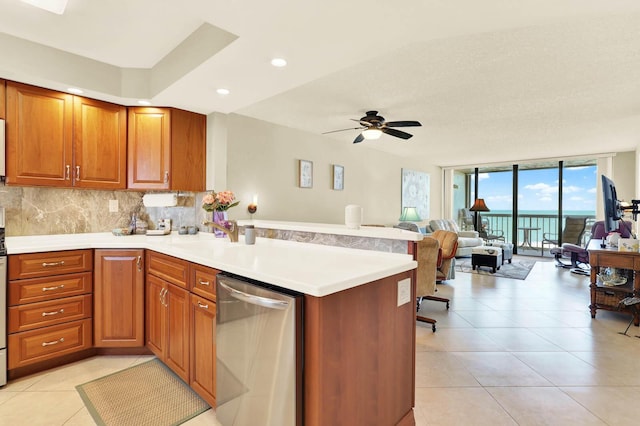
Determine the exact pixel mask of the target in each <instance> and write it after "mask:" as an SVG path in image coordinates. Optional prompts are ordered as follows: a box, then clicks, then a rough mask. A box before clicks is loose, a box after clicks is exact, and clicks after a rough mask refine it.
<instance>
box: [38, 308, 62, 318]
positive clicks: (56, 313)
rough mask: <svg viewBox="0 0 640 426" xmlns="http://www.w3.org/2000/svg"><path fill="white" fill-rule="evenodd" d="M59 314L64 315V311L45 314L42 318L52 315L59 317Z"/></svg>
mask: <svg viewBox="0 0 640 426" xmlns="http://www.w3.org/2000/svg"><path fill="white" fill-rule="evenodd" d="M58 314H64V309H60V310H59V311H53V312H43V313H42V316H43V317H47V316H50V315H58Z"/></svg>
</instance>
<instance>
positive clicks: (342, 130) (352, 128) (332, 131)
mask: <svg viewBox="0 0 640 426" xmlns="http://www.w3.org/2000/svg"><path fill="white" fill-rule="evenodd" d="M355 129H362V127H349V128H348V129H340V130H331V131H329V132H324V133H322V134H323V135H326V134H329V133H335V132H344V131H346V130H355Z"/></svg>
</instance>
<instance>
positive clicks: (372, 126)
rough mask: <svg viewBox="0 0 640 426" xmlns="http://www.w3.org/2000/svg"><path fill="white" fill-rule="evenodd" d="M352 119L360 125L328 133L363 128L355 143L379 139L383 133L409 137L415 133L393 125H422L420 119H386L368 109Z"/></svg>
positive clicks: (403, 137)
mask: <svg viewBox="0 0 640 426" xmlns="http://www.w3.org/2000/svg"><path fill="white" fill-rule="evenodd" d="M351 120H353V121H357V122H359V123H360V127H350V128H348V129H340V130H332V131H330V132H324V133H323V135H326V134H327V133H335V132H344V131H345V130H355V129H362V132H361V133H360V134H359V135H358V136H357V137H356V138H355V140H354V141H353V143H360V142H362V141H363V140H365V139H378V138H379V137H380V136H382V134H383V133H386V134H388V135H390V136H395V137H397V138H401V139H409V138H411V137H412V136H413V135H412V134H409V133H407V132H403V131H402V130H396V129H393V128H392V127H417V126H422V124H420V122H419V121H385V119H384V117H382V116H380V115H378V111H367V114H366V115H365V116H364V117H362V118H361V119H359V120H356V119H355V118H352V119H351Z"/></svg>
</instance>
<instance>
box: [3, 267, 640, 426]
mask: <svg viewBox="0 0 640 426" xmlns="http://www.w3.org/2000/svg"><path fill="white" fill-rule="evenodd" d="M438 289H439V291H438V295H440V296H443V297H449V298H450V299H451V308H450V310H449V311H447V310H446V308H445V305H444V304H443V303H439V302H432V301H426V302H424V303H423V305H422V308H421V312H420V313H421V314H422V315H425V316H430V317H433V318H436V319H437V320H438V324H437V328H438V331H437V332H436V333H433V332H432V331H431V326H430V325H428V324H422V323H418V326H417V332H416V341H417V345H416V346H417V347H416V408H415V417H416V423H417V425H420V426H422V425H474V426H475V425H485V424H486V425H503V424H504V425H542V424H546V425H591V424H594V425H611V426H622V425H632V424H633V425H636V424H638V417H639V416H640V413H639V412H638V410H637V409H636V407H637V404H638V401H640V339H637V338H635V337H628V336H623V335H620V334H618V332H620V331H624V329H625V328H626V326H627V323H628V322H629V319H630V318H629V317H628V316H626V315H624V314H619V313H615V312H606V311H599V312H598V315H597V318H596V319H591V316H590V314H589V310H588V307H587V306H588V305H589V281H588V278H587V277H584V276H578V275H574V274H571V273H570V272H569V271H568V270H564V269H559V268H556V267H555V266H554V264H553V262H537V263H536V265H535V267H534V268H533V270H532V271H531V273H530V274H529V276H528V277H527V279H526V280H524V281H521V280H511V279H505V278H495V277H493V276H485V275H476V274H465V273H460V272H458V273H456V278H455V279H454V280H451V281H449V282H448V283H447V284H443V285H439V286H438ZM629 334H630V335H631V336H635V335H636V334H640V330H638V328H637V327H633V326H632V327H631V328H630V329H629ZM148 358H149V357H139V356H129V357H128V356H103V357H94V358H90V359H87V360H84V361H81V362H77V363H74V364H70V365H67V366H63V367H60V368H57V369H53V370H50V371H47V372H43V373H41V374H36V375H33V376H29V377H25V378H23V379H19V380H15V381H12V382H10V383H9V384H8V385H7V386H5V387H4V388H2V389H1V390H0V425H12V426H13V425H17V426H22V425H25V426H27V425H28V426H36V425H47V426H59V425H67V426H71V425H73V426H80V425H82V426H83V425H93V424H94V423H93V420H92V419H91V416H90V415H89V413H88V412H87V410H86V409H85V408H84V405H83V403H82V400H81V399H80V397H79V396H78V393H77V391H76V390H75V386H76V385H78V384H81V383H85V382H87V381H90V380H92V379H94V378H98V377H102V376H104V375H106V374H109V373H112V372H115V371H118V370H121V369H123V368H127V367H129V366H131V365H134V364H136V363H139V362H143V361H145V360H147V359H148ZM218 424H219V423H218V422H217V421H216V418H215V413H214V412H213V410H208V411H207V412H205V413H203V414H202V415H200V416H198V417H196V418H194V419H192V420H191V421H189V422H187V423H185V425H187V426H198V425H203V426H204V425H218ZM256 425H257V426H259V423H256Z"/></svg>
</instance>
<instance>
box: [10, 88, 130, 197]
mask: <svg viewBox="0 0 640 426" xmlns="http://www.w3.org/2000/svg"><path fill="white" fill-rule="evenodd" d="M6 130H7V132H6V133H7V183H9V184H17V185H38V186H58V187H70V186H75V187H80V188H94V189H125V188H126V187H127V182H126V173H127V171H126V170H127V169H126V161H127V148H126V145H127V109H126V107H124V106H119V105H115V104H111V103H108V102H102V101H96V100H93V99H86V98H82V97H78V96H73V95H70V94H67V93H62V92H56V91H54V90H48V89H42V88H39V87H34V86H29V85H26V84H20V83H14V82H8V83H7V129H6Z"/></svg>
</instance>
